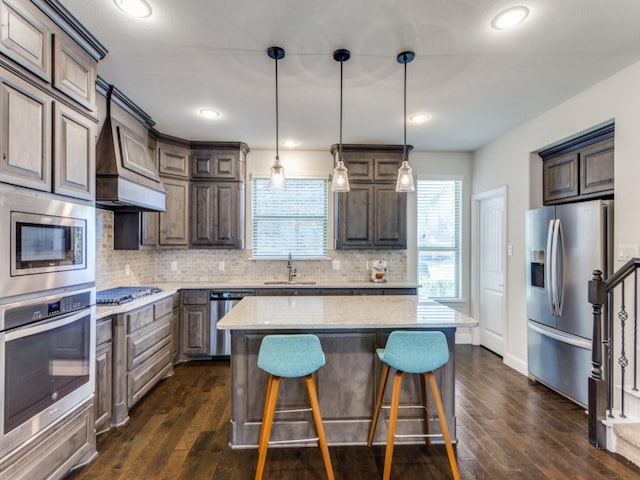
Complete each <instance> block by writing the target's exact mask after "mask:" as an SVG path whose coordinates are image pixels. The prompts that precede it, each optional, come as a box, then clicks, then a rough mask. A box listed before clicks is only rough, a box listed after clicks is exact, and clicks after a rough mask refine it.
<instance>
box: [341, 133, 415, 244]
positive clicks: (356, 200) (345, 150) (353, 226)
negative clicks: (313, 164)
mask: <svg viewBox="0 0 640 480" xmlns="http://www.w3.org/2000/svg"><path fill="white" fill-rule="evenodd" d="M408 149H409V150H410V149H411V147H409V148H408ZM331 152H332V154H334V155H335V156H336V161H337V155H338V152H337V146H336V145H334V146H333V147H332V148H331ZM402 157H403V147H402V146H401V145H400V146H396V145H388V146H385V145H343V147H342V158H343V160H344V163H345V165H346V166H347V169H348V170H349V181H350V187H351V190H350V191H349V192H341V193H336V201H335V203H334V205H335V215H334V218H335V222H336V224H335V231H336V249H350V248H351V249H355V248H357V249H380V248H407V232H406V228H407V227H406V225H407V211H406V210H407V196H406V194H404V193H398V192H396V191H395V182H396V178H397V175H398V168H399V166H400V164H401V162H402Z"/></svg>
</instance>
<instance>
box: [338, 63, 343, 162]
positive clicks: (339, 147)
mask: <svg viewBox="0 0 640 480" xmlns="http://www.w3.org/2000/svg"><path fill="white" fill-rule="evenodd" d="M343 63H344V62H343V61H342V60H340V144H339V145H338V150H339V153H338V161H340V162H341V161H342V64H343Z"/></svg>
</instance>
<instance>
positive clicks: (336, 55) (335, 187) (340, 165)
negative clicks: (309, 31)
mask: <svg viewBox="0 0 640 480" xmlns="http://www.w3.org/2000/svg"><path fill="white" fill-rule="evenodd" d="M349 58H351V52H349V50H345V49H339V50H336V51H335V52H333V59H334V60H335V61H336V62H340V143H339V144H338V161H337V163H336V167H335V168H334V169H333V181H332V182H331V190H332V191H333V192H348V191H349V190H351V188H350V187H349V175H348V170H347V167H345V166H344V161H343V160H342V64H343V63H344V62H346V61H347V60H349Z"/></svg>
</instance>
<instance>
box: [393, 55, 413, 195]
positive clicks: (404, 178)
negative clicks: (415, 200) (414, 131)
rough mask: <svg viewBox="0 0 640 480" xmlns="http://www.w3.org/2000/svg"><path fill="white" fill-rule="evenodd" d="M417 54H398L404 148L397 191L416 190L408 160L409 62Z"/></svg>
mask: <svg viewBox="0 0 640 480" xmlns="http://www.w3.org/2000/svg"><path fill="white" fill-rule="evenodd" d="M415 56H416V54H415V53H414V52H410V51H409V52H402V53H399V54H398V57H397V60H398V63H402V64H403V65H404V144H403V145H404V148H403V150H402V165H400V168H399V169H398V180H397V181H396V192H415V191H416V187H415V185H414V183H413V170H412V169H411V166H410V165H409V160H407V63H410V62H411V61H412V60H413V59H414V58H415Z"/></svg>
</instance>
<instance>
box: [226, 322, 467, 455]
mask: <svg viewBox="0 0 640 480" xmlns="http://www.w3.org/2000/svg"><path fill="white" fill-rule="evenodd" d="M417 328H419V327H416V328H414V329H417ZM439 330H441V331H443V333H444V334H445V336H446V337H447V343H448V345H449V350H450V352H451V353H450V361H449V362H448V363H447V364H446V365H444V366H443V367H442V368H439V369H438V370H437V371H436V372H435V373H436V379H437V381H438V387H439V389H440V391H441V394H442V397H443V399H442V400H443V403H444V405H445V410H446V411H447V421H448V424H449V430H450V433H451V437H452V439H453V441H455V440H456V428H455V421H456V420H455V404H454V401H455V395H454V382H455V373H454V358H453V357H454V353H453V352H454V333H455V328H449V329H439ZM303 332H304V333H313V334H315V335H317V336H318V338H319V339H320V343H321V344H322V349H323V351H324V354H325V357H326V363H325V365H324V367H323V368H321V369H320V370H318V372H317V373H316V376H317V382H318V398H319V402H320V405H321V407H322V417H323V424H324V428H325V431H326V435H327V441H328V443H329V444H330V445H345V444H350V445H366V443H367V434H368V430H369V426H370V425H371V415H372V412H373V408H374V406H375V399H376V395H377V389H378V388H379V382H380V375H381V369H382V364H381V362H380V361H379V360H378V359H377V357H376V355H375V351H376V349H377V348H384V345H385V344H386V339H387V337H388V335H389V333H390V330H386V329H370V330H366V329H315V330H314V329H310V328H306V329H304V328H298V329H282V330H280V329H278V330H263V331H256V330H233V331H232V334H231V341H232V349H231V351H232V352H233V354H232V356H231V376H232V377H233V378H234V388H233V391H232V405H231V411H232V422H231V432H230V443H231V445H232V446H233V447H236V448H246V447H253V446H256V445H257V444H258V438H259V433H260V421H261V418H262V414H263V408H264V398H263V396H262V395H261V392H262V393H263V392H265V391H266V388H267V377H268V376H267V375H266V374H265V373H264V372H263V371H262V370H260V369H259V368H256V367H255V366H256V365H257V361H258V352H259V350H260V344H261V342H262V339H263V338H264V336H265V335H270V334H288V333H303ZM414 377H415V378H411V379H407V380H405V381H406V384H404V382H403V386H402V393H401V398H403V399H404V401H405V402H406V403H407V404H413V405H417V404H420V383H419V378H418V376H414ZM390 392H391V388H387V392H386V393H385V397H384V403H385V404H390V403H391V395H390ZM278 401H279V402H282V404H283V405H288V406H290V407H291V408H293V409H296V408H300V409H304V408H305V406H306V405H307V399H306V396H305V392H304V390H303V389H296V388H294V389H285V390H283V391H282V392H281V393H280V397H279V399H278ZM429 405H430V409H431V410H430V411H435V408H434V406H433V404H432V399H429ZM301 411H302V410H301ZM400 422H401V425H402V431H403V432H406V433H422V432H423V425H424V417H423V416H422V415H421V414H420V413H419V412H418V413H416V414H415V415H411V413H409V414H407V416H405V417H404V418H402V419H401V420H400ZM378 429H380V430H381V431H379V432H378V431H376V436H375V438H374V441H375V443H384V442H385V440H386V435H387V431H386V423H385V422H383V421H382V420H380V424H379V425H378ZM429 431H430V433H436V434H437V433H440V426H439V425H438V422H437V420H436V419H435V418H434V419H430V420H429ZM272 432H273V433H272V440H276V441H277V440H283V439H290V438H308V437H312V436H313V433H314V430H313V426H312V422H310V421H308V416H305V414H304V413H294V414H288V416H287V417H285V418H279V419H277V420H274V427H273V431H272ZM423 441H424V440H423ZM399 442H400V443H411V442H414V443H415V442H416V439H409V440H404V441H399ZM434 442H438V440H434Z"/></svg>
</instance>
